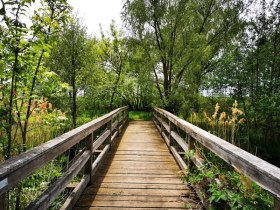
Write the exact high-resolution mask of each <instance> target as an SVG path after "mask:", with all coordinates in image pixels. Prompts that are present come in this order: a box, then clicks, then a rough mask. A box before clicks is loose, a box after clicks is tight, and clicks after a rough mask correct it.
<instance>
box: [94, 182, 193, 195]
mask: <svg viewBox="0 0 280 210" xmlns="http://www.w3.org/2000/svg"><path fill="white" fill-rule="evenodd" d="M89 188H110V189H114V188H115V189H169V190H187V191H190V189H189V188H188V187H187V185H185V184H182V183H181V184H174V183H173V184H164V185H163V184H161V183H153V184H143V183H103V182H101V183H97V182H96V183H94V184H93V185H91V186H90V187H89ZM190 194H192V192H190Z"/></svg>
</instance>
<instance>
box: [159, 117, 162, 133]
mask: <svg viewBox="0 0 280 210" xmlns="http://www.w3.org/2000/svg"><path fill="white" fill-rule="evenodd" d="M159 123H160V135H161V136H162V132H163V131H162V128H163V117H162V114H161V113H160V122H159Z"/></svg>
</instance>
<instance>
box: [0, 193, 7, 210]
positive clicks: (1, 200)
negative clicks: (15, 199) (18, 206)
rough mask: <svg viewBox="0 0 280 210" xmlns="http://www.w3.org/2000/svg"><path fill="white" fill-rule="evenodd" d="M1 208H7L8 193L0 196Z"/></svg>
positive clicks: (4, 209)
mask: <svg viewBox="0 0 280 210" xmlns="http://www.w3.org/2000/svg"><path fill="white" fill-rule="evenodd" d="M0 209H3V210H6V209H7V207H6V193H4V194H3V195H1V196H0Z"/></svg>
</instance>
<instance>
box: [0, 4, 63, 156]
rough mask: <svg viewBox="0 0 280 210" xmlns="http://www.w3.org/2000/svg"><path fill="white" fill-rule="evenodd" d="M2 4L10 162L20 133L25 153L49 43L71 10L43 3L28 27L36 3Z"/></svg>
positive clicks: (6, 145) (5, 117) (4, 105)
mask: <svg viewBox="0 0 280 210" xmlns="http://www.w3.org/2000/svg"><path fill="white" fill-rule="evenodd" d="M1 3H2V8H1V9H0V15H1V17H2V25H1V45H2V48H1V57H2V58H3V61H2V62H1V63H2V65H1V67H2V69H1V77H2V78H1V87H2V88H3V94H2V98H3V102H2V104H1V105H2V107H1V110H2V111H1V114H2V115H3V118H2V119H3V121H2V123H1V124H2V126H3V127H4V129H5V131H6V135H7V137H6V139H7V141H6V142H5V143H4V145H3V147H4V153H5V158H6V159H8V158H10V157H11V149H12V143H13V141H14V140H15V138H16V136H17V132H18V130H19V131H20V133H21V138H22V145H23V151H25V150H26V141H27V133H28V124H29V119H30V116H31V114H32V112H33V108H32V104H33V102H34V101H36V100H37V99H38V98H39V97H37V96H38V95H36V85H37V82H38V80H39V77H40V76H41V73H42V72H43V71H44V68H43V67H42V63H43V60H44V56H47V55H48V53H49V50H50V45H49V43H48V42H49V40H50V37H51V35H52V33H53V32H54V31H56V30H57V29H58V28H59V25H60V24H61V23H62V22H65V21H66V20H67V12H68V10H69V6H68V4H67V3H66V1H64V0H53V1H45V2H44V1H43V2H42V5H41V7H40V8H39V9H38V10H37V11H35V12H34V15H33V16H32V19H31V21H32V24H31V26H29V27H28V26H27V25H26V23H25V22H24V18H23V17H24V16H27V12H26V11H27V8H28V6H30V5H31V4H32V3H33V1H32V2H31V1H23V2H22V1H17V0H11V1H8V2H4V1H3V0H1ZM13 126H15V132H14V133H13ZM18 152H19V153H20V152H21V149H19V151H18Z"/></svg>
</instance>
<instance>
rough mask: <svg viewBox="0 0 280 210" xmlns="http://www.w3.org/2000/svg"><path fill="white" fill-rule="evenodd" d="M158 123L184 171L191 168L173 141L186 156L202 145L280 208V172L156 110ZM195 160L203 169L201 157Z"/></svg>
mask: <svg viewBox="0 0 280 210" xmlns="http://www.w3.org/2000/svg"><path fill="white" fill-rule="evenodd" d="M154 122H155V124H156V126H157V128H158V129H159V131H160V133H161V134H162V136H163V138H164V140H165V141H166V143H167V145H168V146H169V148H170V151H171V152H172V153H173V155H174V157H175V159H176V160H177V162H178V164H179V165H180V167H181V168H187V165H186V164H185V163H184V161H183V159H182V158H181V157H180V155H179V153H178V151H177V150H176V148H175V147H173V145H172V141H176V142H177V144H178V145H179V146H180V147H181V148H182V150H183V151H184V152H187V151H188V150H190V149H194V142H195V141H198V142H199V143H200V144H202V145H203V146H204V147H206V148H208V149H209V150H211V151H212V152H213V153H215V154H216V155H217V156H219V157H220V158H221V159H223V160H224V161H226V162H227V163H228V164H230V165H231V166H233V167H234V168H236V169H237V170H238V171H240V172H241V173H243V174H244V175H246V176H247V177H249V178H250V179H251V180H253V181H254V182H255V183H256V184H258V185H259V186H260V187H262V188H263V189H265V190H267V191H268V192H270V193H271V194H272V195H274V197H275V205H279V199H280V168H278V167H276V166H274V165H272V164H270V163H268V162H266V161H264V160H262V159H260V158H258V157H256V156H254V155H252V154H250V153H248V152H246V151H245V150H242V149H240V148H239V147H237V146H235V145H233V144H230V143H229V142H227V141H225V140H223V139H221V138H219V137H217V136H215V135H213V134H211V133H209V132H207V131H205V130H203V129H201V128H198V127H197V126H195V125H193V124H191V123H189V122H187V121H185V120H183V119H180V118H179V117H177V116H175V115H173V114H171V113H169V112H167V111H165V110H163V109H160V108H154ZM167 122H168V123H167ZM175 127H178V128H180V130H182V131H183V132H185V133H186V134H187V135H188V136H189V141H188V142H186V141H185V140H184V138H182V137H181V136H180V134H179V133H177V132H176V129H174V128H175ZM191 160H192V161H193V163H194V164H195V165H196V166H197V167H202V165H203V161H202V160H201V159H200V158H199V157H193V158H191Z"/></svg>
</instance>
